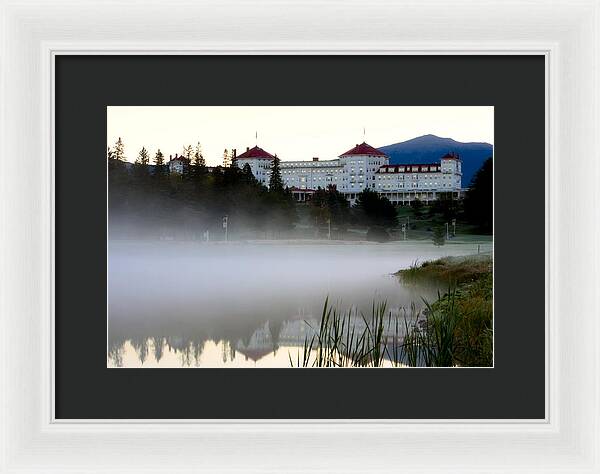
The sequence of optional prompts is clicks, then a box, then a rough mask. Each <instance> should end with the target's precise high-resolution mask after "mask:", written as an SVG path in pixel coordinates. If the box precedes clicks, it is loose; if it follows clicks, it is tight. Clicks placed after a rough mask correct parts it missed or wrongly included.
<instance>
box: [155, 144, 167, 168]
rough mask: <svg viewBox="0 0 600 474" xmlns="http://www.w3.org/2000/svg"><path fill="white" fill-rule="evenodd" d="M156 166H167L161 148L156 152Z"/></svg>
mask: <svg viewBox="0 0 600 474" xmlns="http://www.w3.org/2000/svg"><path fill="white" fill-rule="evenodd" d="M154 164H155V165H156V166H162V165H164V164H165V155H163V154H162V151H160V148H159V149H158V151H157V152H156V155H155V156H154Z"/></svg>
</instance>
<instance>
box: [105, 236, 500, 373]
mask: <svg viewBox="0 0 600 474" xmlns="http://www.w3.org/2000/svg"><path fill="white" fill-rule="evenodd" d="M477 246H478V244H477V243H454V242H452V243H448V244H447V245H444V246H442V247H436V246H434V245H433V244H432V243H431V242H428V241H427V242H392V243H387V244H375V243H362V242H347V243H346V242H341V243H334V242H327V241H322V242H301V241H299V242H277V241H264V242H256V243H237V242H236V243H224V242H214V243H200V242H178V241H162V242H156V241H154V242H150V241H116V240H111V241H110V242H109V256H108V358H107V364H108V366H109V367H140V366H141V367H219V366H223V367H245V366H248V367H254V366H257V367H270V366H279V367H289V366H290V362H289V356H288V354H289V353H291V354H292V355H293V356H294V357H295V354H296V352H297V350H298V347H299V346H301V345H302V342H303V341H304V338H305V335H306V334H307V331H310V327H307V325H306V323H305V321H309V322H310V321H313V324H318V322H317V321H318V319H319V318H320V315H321V312H322V309H323V304H324V302H325V299H326V298H327V297H329V300H330V302H332V304H337V305H338V307H340V308H344V309H347V308H351V307H352V308H355V310H356V311H357V313H360V312H361V311H362V312H364V313H365V314H370V311H371V306H372V303H373V301H374V300H375V301H383V300H385V301H387V304H388V308H389V309H390V310H391V311H399V310H401V308H409V307H410V305H411V304H412V303H414V304H416V305H417V306H421V305H422V302H421V298H422V297H424V298H427V299H429V300H434V299H435V297H436V294H437V290H438V288H435V287H415V286H408V285H403V284H402V283H401V282H400V281H399V280H398V278H396V277H395V276H393V275H392V273H394V272H397V271H398V270H399V269H401V268H406V267H409V266H410V265H411V264H413V263H414V262H415V261H416V260H418V261H424V260H431V259H435V258H438V257H442V256H447V255H469V254H473V253H477ZM481 250H482V251H488V250H491V242H490V243H485V244H482V245H481Z"/></svg>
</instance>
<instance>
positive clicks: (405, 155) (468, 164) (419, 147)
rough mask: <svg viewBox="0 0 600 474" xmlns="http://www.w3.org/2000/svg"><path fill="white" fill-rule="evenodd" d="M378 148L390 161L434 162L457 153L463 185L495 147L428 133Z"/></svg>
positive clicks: (467, 183) (466, 183) (396, 162)
mask: <svg viewBox="0 0 600 474" xmlns="http://www.w3.org/2000/svg"><path fill="white" fill-rule="evenodd" d="M378 149H379V150H380V151H382V152H384V153H385V154H386V155H388V156H389V157H390V164H398V163H406V164H417V163H431V162H436V161H438V160H439V159H440V158H441V157H442V155H444V154H446V153H448V152H450V151H453V152H456V153H458V154H459V155H460V159H461V160H462V170H463V177H462V185H463V186H464V187H466V186H469V183H470V182H471V179H472V178H473V176H474V175H475V173H477V171H478V170H479V168H481V165H482V164H483V162H484V161H485V160H486V159H487V158H489V157H490V156H492V153H493V149H494V147H493V146H492V145H490V144H489V143H485V142H468V143H463V142H458V141H456V140H453V139H452V138H443V137H438V136H436V135H431V134H429V135H423V136H421V137H416V138H412V139H410V140H406V141H404V142H400V143H394V144H392V145H386V146H382V147H379V148H378Z"/></svg>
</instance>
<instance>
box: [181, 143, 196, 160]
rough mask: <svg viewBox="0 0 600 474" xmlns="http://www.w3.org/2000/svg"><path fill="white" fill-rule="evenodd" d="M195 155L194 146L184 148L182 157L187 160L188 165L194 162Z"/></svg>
mask: <svg viewBox="0 0 600 474" xmlns="http://www.w3.org/2000/svg"><path fill="white" fill-rule="evenodd" d="M193 154H194V149H193V148H192V145H188V146H184V147H183V153H182V156H183V157H184V158H185V159H186V161H187V162H188V164H189V163H190V162H191V161H192V155H193Z"/></svg>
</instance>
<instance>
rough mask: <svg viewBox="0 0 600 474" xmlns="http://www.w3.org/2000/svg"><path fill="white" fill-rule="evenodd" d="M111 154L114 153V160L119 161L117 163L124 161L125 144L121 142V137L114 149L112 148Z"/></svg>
mask: <svg viewBox="0 0 600 474" xmlns="http://www.w3.org/2000/svg"><path fill="white" fill-rule="evenodd" d="M113 153H114V157H115V160H119V161H124V160H125V144H124V143H123V140H121V137H119V139H118V140H117V142H116V143H115V148H114V151H113Z"/></svg>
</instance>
